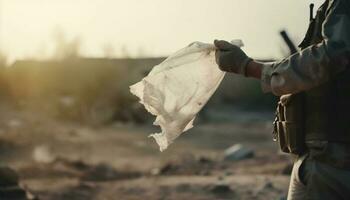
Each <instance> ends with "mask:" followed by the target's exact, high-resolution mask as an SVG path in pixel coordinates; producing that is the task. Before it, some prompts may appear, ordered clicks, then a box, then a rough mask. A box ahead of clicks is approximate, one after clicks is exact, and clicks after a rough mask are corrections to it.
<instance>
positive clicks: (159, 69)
mask: <svg viewBox="0 0 350 200" xmlns="http://www.w3.org/2000/svg"><path fill="white" fill-rule="evenodd" d="M234 43H235V44H236V45H239V46H242V45H241V44H242V42H241V41H240V40H237V41H236V42H234ZM224 75H225V72H222V71H220V70H219V68H218V66H217V64H216V62H215V46H214V45H213V44H207V43H201V42H194V43H192V44H190V45H188V46H187V47H185V48H183V49H181V50H179V51H178V52H176V53H174V54H173V55H171V56H170V57H168V58H167V59H166V60H165V61H163V62H162V63H161V64H159V65H157V66H155V67H154V68H153V69H152V70H151V72H150V73H149V74H148V75H147V76H146V77H145V78H143V79H142V80H141V81H140V82H138V83H136V84H134V85H132V86H130V91H131V93H132V94H134V95H136V96H137V97H138V98H139V99H140V103H142V104H143V105H144V106H145V108H146V110H147V111H148V112H150V113H151V114H153V115H155V116H156V120H155V121H154V123H153V124H154V125H157V126H160V127H161V130H162V132H161V133H154V134H151V135H150V137H153V138H154V139H155V140H156V142H157V143H158V145H159V147H160V151H163V150H165V149H166V148H167V147H168V145H169V144H171V143H172V142H173V141H174V140H175V139H176V138H177V137H178V136H180V135H181V134H182V133H183V132H185V131H187V130H189V129H191V128H192V127H193V121H194V119H195V117H196V114H197V113H198V112H199V111H200V110H201V109H202V108H203V106H204V105H205V104H206V103H207V101H208V100H209V98H210V97H211V96H212V95H213V93H214V92H215V91H216V89H217V87H218V86H219V84H220V83H221V81H222V79H223V78H224Z"/></svg>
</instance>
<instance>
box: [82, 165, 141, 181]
mask: <svg viewBox="0 0 350 200" xmlns="http://www.w3.org/2000/svg"><path fill="white" fill-rule="evenodd" d="M140 176H141V174H140V173H138V172H125V171H123V172H119V171H117V170H116V169H114V168H113V167H111V166H109V165H106V164H98V165H96V166H93V167H91V168H90V169H88V170H86V171H85V173H83V175H82V177H81V180H83V181H110V180H123V179H132V178H138V177H140Z"/></svg>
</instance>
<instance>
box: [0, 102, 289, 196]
mask: <svg viewBox="0 0 350 200" xmlns="http://www.w3.org/2000/svg"><path fill="white" fill-rule="evenodd" d="M0 112H1V114H0V157H1V164H6V165H10V166H11V167H13V168H14V169H16V170H17V171H18V173H19V175H20V177H21V185H22V186H23V187H25V188H27V189H28V190H29V191H31V192H32V193H33V194H34V195H36V196H37V197H38V198H39V199H43V200H61V199H62V200H90V199H91V200H119V199H121V200H134V199H135V200H138V199H147V200H148V199H149V200H153V199H154V200H163V199H164V200H167V199H169V200H182V199H184V200H187V199H191V200H209V199H264V200H265V199H284V198H285V196H286V193H287V188H288V182H289V175H288V165H289V163H290V158H288V157H287V156H286V155H282V154H279V153H278V148H277V144H275V143H273V142H272V140H271V125H270V124H271V122H270V118H266V119H264V118H263V119H261V120H243V121H240V122H226V123H204V122H200V123H199V124H198V125H197V126H195V128H193V129H192V130H191V131H189V132H188V133H186V134H184V135H183V136H181V137H180V138H179V139H177V141H176V142H175V143H174V144H172V145H171V146H170V147H169V149H167V150H166V151H165V152H163V153H160V152H159V150H158V147H157V145H156V143H155V142H154V141H153V140H152V139H150V138H147V136H148V134H149V133H153V132H155V131H157V129H156V128H154V127H151V126H146V125H135V124H118V123H114V124H110V125H106V126H94V127H92V126H86V125H81V124H77V123H69V122H62V121H56V120H53V119H50V118H47V117H44V116H43V115H41V114H39V113H34V112H29V111H18V110H15V109H11V108H9V107H4V106H2V107H0ZM241 114H242V117H244V116H243V115H245V113H241ZM236 118H237V116H236ZM236 143H240V144H243V145H245V146H247V147H249V148H252V149H254V150H255V156H254V157H253V158H249V159H245V160H241V161H224V160H223V152H224V150H225V149H226V148H227V147H229V146H231V145H233V144H236Z"/></svg>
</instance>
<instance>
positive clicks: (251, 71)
mask: <svg viewBox="0 0 350 200" xmlns="http://www.w3.org/2000/svg"><path fill="white" fill-rule="evenodd" d="M262 68H263V64H262V63H259V62H256V61H255V60H250V62H249V63H248V64H247V66H246V72H245V75H246V76H247V77H252V78H256V79H261V74H262Z"/></svg>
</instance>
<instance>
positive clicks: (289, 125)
mask: <svg viewBox="0 0 350 200" xmlns="http://www.w3.org/2000/svg"><path fill="white" fill-rule="evenodd" d="M328 4H329V3H328V0H327V1H326V2H325V3H324V4H323V5H322V6H321V7H320V8H319V10H318V11H317V15H316V17H315V18H313V17H312V18H311V19H310V25H309V28H308V31H307V33H306V36H305V38H304V40H303V41H302V43H301V44H300V45H299V47H300V48H301V49H304V48H307V47H308V46H310V45H313V44H317V43H319V42H321V41H322V40H323V36H322V24H323V22H324V21H325V18H326V14H327V13H326V12H327V8H328ZM311 16H312V15H311ZM276 115H277V117H276V120H275V122H274V124H275V127H274V131H275V134H276V136H275V137H276V138H275V139H276V140H279V143H280V146H281V149H282V151H284V152H287V153H294V154H301V153H303V152H304V151H305V141H310V140H326V141H331V142H342V143H350V116H349V115H350V68H349V67H347V69H346V70H345V71H342V72H341V73H339V74H338V75H336V76H335V77H332V78H331V80H329V81H328V82H327V83H324V84H322V85H320V86H318V87H316V88H313V89H311V90H308V91H305V92H301V93H297V94H292V95H283V96H281V98H280V101H279V104H278V108H277V112H276Z"/></svg>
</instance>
